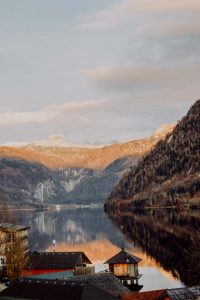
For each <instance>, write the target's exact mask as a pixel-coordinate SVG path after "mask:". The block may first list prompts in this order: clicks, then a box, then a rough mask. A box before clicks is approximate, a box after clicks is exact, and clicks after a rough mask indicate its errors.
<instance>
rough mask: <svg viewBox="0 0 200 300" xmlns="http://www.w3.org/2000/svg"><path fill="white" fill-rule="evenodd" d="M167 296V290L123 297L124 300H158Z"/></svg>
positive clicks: (130, 294)
mask: <svg viewBox="0 0 200 300" xmlns="http://www.w3.org/2000/svg"><path fill="white" fill-rule="evenodd" d="M164 294H165V290H157V291H150V292H142V293H129V294H125V295H124V296H123V298H122V299H123V300H158V299H160V296H161V295H164Z"/></svg>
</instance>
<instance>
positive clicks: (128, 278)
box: [105, 247, 142, 290]
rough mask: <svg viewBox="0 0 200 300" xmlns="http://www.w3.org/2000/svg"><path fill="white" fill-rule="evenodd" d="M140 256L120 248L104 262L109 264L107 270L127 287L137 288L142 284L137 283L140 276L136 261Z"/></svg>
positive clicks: (139, 259) (137, 261)
mask: <svg viewBox="0 0 200 300" xmlns="http://www.w3.org/2000/svg"><path fill="white" fill-rule="evenodd" d="M140 261H141V258H139V257H137V256H134V255H132V254H130V253H128V252H126V251H125V250H124V248H123V247H122V250H121V251H120V252H119V253H117V254H116V255H114V256H113V257H111V258H110V259H108V260H107V261H106V262H105V264H108V265H109V271H110V272H111V273H113V274H114V275H115V276H116V277H117V278H118V279H120V281H121V282H122V283H123V284H124V285H125V286H127V287H129V289H133V290H137V289H140V288H141V287H142V286H139V285H138V280H139V279H140V277H141V276H142V275H141V274H139V271H138V263H139V262H140Z"/></svg>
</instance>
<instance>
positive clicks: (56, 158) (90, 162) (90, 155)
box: [0, 133, 165, 170]
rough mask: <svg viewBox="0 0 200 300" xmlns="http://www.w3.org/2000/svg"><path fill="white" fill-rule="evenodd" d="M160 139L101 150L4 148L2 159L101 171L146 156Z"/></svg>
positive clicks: (41, 146)
mask: <svg viewBox="0 0 200 300" xmlns="http://www.w3.org/2000/svg"><path fill="white" fill-rule="evenodd" d="M164 134H165V133H164ZM160 138H161V136H159V137H154V136H153V137H150V138H147V139H142V140H134V141H130V142H127V143H122V144H113V145H109V146H105V147H99V148H93V147H91V148H79V147H63V146H62V147H61V146H53V145H52V144H51V145H50V146H44V145H39V144H29V145H25V146H22V147H10V146H1V147H0V157H5V156H6V157H15V158H21V159H24V160H26V161H30V162H35V163H41V164H43V165H45V166H46V167H48V168H51V169H58V168H69V167H78V168H91V169H96V170H98V169H99V170H100V169H104V168H106V167H107V166H108V165H109V164H111V163H112V162H113V161H114V160H116V159H119V158H122V157H125V156H128V155H141V154H144V153H145V152H147V151H149V150H150V149H151V148H152V147H153V146H154V145H155V144H156V143H157V142H158V141H159V140H160Z"/></svg>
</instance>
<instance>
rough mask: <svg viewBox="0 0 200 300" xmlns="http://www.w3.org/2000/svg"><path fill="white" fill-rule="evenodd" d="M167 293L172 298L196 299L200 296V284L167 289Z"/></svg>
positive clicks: (181, 299) (182, 299) (175, 299)
mask: <svg viewBox="0 0 200 300" xmlns="http://www.w3.org/2000/svg"><path fill="white" fill-rule="evenodd" d="M166 295H167V296H169V297H170V299H172V300H196V299H197V298H198V297H199V296H200V285H199V286H194V287H184V288H178V289H171V290H167V291H166Z"/></svg>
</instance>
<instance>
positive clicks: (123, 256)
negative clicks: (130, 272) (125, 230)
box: [105, 250, 141, 265]
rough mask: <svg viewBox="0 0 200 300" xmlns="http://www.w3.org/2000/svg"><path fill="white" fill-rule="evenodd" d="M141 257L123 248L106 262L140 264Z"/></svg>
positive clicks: (110, 263)
mask: <svg viewBox="0 0 200 300" xmlns="http://www.w3.org/2000/svg"><path fill="white" fill-rule="evenodd" d="M140 261H141V258H139V257H137V256H135V255H132V254H130V253H128V252H126V251H125V250H121V251H120V252H119V253H117V254H116V255H114V256H113V257H111V258H110V259H108V260H107V261H106V262H105V264H109V265H112V264H138V263H139V262H140Z"/></svg>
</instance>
